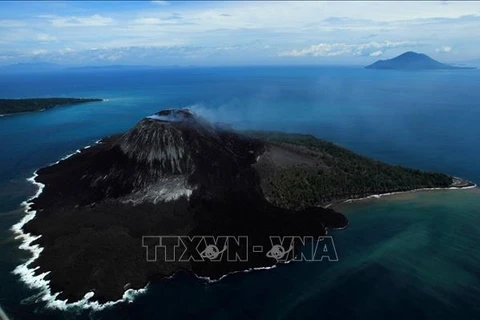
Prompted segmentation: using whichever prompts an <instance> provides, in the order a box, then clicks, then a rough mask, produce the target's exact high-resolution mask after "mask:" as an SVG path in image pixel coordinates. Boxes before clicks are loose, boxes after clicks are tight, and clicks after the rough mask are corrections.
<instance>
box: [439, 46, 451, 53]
mask: <svg viewBox="0 0 480 320" xmlns="http://www.w3.org/2000/svg"><path fill="white" fill-rule="evenodd" d="M451 51H452V47H450V46H443V47H441V48H437V49H435V52H442V53H449V52H451Z"/></svg>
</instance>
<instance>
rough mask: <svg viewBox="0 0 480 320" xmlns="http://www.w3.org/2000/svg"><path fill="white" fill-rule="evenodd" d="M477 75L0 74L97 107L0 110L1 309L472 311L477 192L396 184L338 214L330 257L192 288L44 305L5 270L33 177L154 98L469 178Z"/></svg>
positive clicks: (1, 93) (18, 259) (478, 234)
mask: <svg viewBox="0 0 480 320" xmlns="http://www.w3.org/2000/svg"><path fill="white" fill-rule="evenodd" d="M479 86H480V70H448V71H424V72H403V71H383V70H366V69H363V68H359V67H242V68H233V67H232V68H170V69H142V70H75V71H73V70H72V71H61V72H60V71H59V72H55V73H37V74H0V98H26V97H52V96H55V97H86V98H103V99H108V101H105V102H99V103H90V104H84V105H77V106H69V107H59V108H55V109H51V110H47V111H45V112H34V113H25V114H19V115H12V116H4V117H0V150H1V152H0V306H1V307H2V308H3V309H4V311H5V312H6V313H7V314H8V315H9V316H10V318H12V319H303V318H305V319H319V318H322V317H324V318H328V319H385V318H387V317H388V318H389V319H391V320H394V319H405V318H413V319H436V320H438V319H478V318H479V316H480V268H479V267H478V266H479V265H480V248H479V243H480V227H479V225H480V201H479V200H480V191H479V190H478V189H471V190H460V191H457V190H452V191H438V192H437V191H435V192H422V193H410V194H404V195H399V196H393V197H384V198H381V199H376V200H368V201H362V202H357V203H352V204H348V205H341V206H340V207H339V208H338V209H339V210H341V212H343V213H345V214H346V215H347V217H348V218H349V220H350V226H349V227H348V228H347V229H345V230H342V231H337V232H334V233H333V236H334V240H335V244H336V248H337V252H338V255H339V262H335V263H334V262H316V263H307V262H304V263H290V264H288V265H285V266H281V267H278V268H276V269H273V270H268V271H266V270H265V271H255V272H251V273H245V274H236V275H231V276H229V277H227V278H225V279H224V280H222V281H220V282H218V283H215V284H207V283H204V282H202V281H200V280H197V279H195V278H194V277H192V276H190V275H186V274H185V275H179V276H176V277H175V278H173V279H171V280H165V281H162V282H157V283H154V284H151V285H150V286H149V287H148V290H147V293H146V294H144V295H142V296H139V297H137V299H136V300H135V301H134V302H133V303H123V304H118V305H116V306H114V307H111V308H107V309H105V310H103V311H98V312H93V311H90V310H70V311H67V312H66V311H58V310H50V309H45V308H44V306H45V303H44V302H42V301H40V300H39V299H36V297H35V295H36V294H37V293H38V292H37V291H35V290H32V289H29V288H27V287H26V286H25V285H24V284H23V283H22V282H20V280H19V277H18V276H16V275H14V274H12V270H13V269H14V268H15V267H16V266H17V265H19V264H21V263H23V262H24V261H25V260H26V259H28V257H29V253H28V252H25V251H22V250H19V249H18V246H19V244H20V243H19V241H18V240H15V239H14V236H13V233H12V232H11V231H10V227H11V226H12V225H13V224H15V223H17V222H18V221H19V220H20V219H21V218H22V216H23V215H24V213H23V211H22V209H21V208H20V203H21V202H22V201H24V200H26V199H27V198H28V197H30V196H32V195H33V194H35V191H36V188H35V186H33V185H32V184H30V183H29V182H27V181H26V179H27V178H28V177H31V176H32V174H33V172H34V171H35V170H36V169H38V168H40V167H44V166H46V165H48V164H50V163H53V162H55V161H57V160H59V159H60V158H61V157H63V156H65V155H67V154H70V153H72V152H74V151H75V150H77V149H79V148H81V147H83V146H86V145H90V144H93V143H94V142H95V141H96V140H98V139H100V138H102V137H104V136H106V135H110V134H113V133H118V132H122V131H125V130H127V129H129V128H130V127H131V126H133V125H135V123H136V122H138V121H139V120H140V119H142V118H143V117H145V116H148V115H151V114H153V113H154V112H157V111H159V110H162V109H166V108H179V107H188V108H191V109H192V110H194V111H196V112H198V113H200V114H201V115H203V116H204V117H206V118H208V119H210V120H212V121H220V122H225V123H229V124H231V125H232V126H233V127H235V128H238V129H247V128H252V129H265V130H282V131H290V132H300V133H311V134H314V135H316V136H317V137H320V138H323V139H327V140H330V141H332V142H335V143H337V144H339V145H341V146H344V147H346V148H349V149H351V150H353V151H355V152H358V153H361V154H363V155H366V156H369V157H372V158H376V159H379V160H382V161H385V162H388V163H390V164H399V165H404V166H409V167H414V168H418V169H423V170H431V171H439V172H444V173H448V174H453V175H456V176H460V177H463V178H466V179H469V180H471V181H474V182H475V183H477V184H478V183H480V165H479V164H478V161H479V160H480V143H479V138H480V124H479V123H480V90H479Z"/></svg>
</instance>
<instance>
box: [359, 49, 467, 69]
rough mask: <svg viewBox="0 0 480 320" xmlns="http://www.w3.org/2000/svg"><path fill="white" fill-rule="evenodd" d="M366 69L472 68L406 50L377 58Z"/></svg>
mask: <svg viewBox="0 0 480 320" xmlns="http://www.w3.org/2000/svg"><path fill="white" fill-rule="evenodd" d="M365 68H367V69H403V70H440V69H472V68H467V67H455V66H451V65H448V64H445V63H441V62H439V61H437V60H435V59H432V58H430V57H429V56H427V55H426V54H424V53H418V52H414V51H407V52H405V53H402V54H401V55H399V56H397V57H395V58H392V59H388V60H378V61H376V62H375V63H373V64H371V65H368V66H366V67H365Z"/></svg>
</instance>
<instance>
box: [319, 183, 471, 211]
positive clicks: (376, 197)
mask: <svg viewBox="0 0 480 320" xmlns="http://www.w3.org/2000/svg"><path fill="white" fill-rule="evenodd" d="M474 188H477V185H476V184H473V185H468V186H463V187H453V186H452V187H447V188H419V189H412V190H407V191H395V192H386V193H380V194H372V195H369V196H366V197H362V198H353V199H346V200H339V201H334V202H331V203H328V204H326V205H325V206H323V208H332V209H333V208H335V207H336V206H339V205H342V204H346V203H352V202H358V201H364V200H372V199H379V198H382V197H387V196H394V195H400V194H407V193H417V192H424V191H442V190H466V189H474Z"/></svg>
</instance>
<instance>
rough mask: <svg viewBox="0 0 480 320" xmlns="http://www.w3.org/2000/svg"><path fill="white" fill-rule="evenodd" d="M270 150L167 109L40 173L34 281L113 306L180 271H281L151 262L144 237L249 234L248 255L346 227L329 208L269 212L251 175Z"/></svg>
mask: <svg viewBox="0 0 480 320" xmlns="http://www.w3.org/2000/svg"><path fill="white" fill-rule="evenodd" d="M264 151H265V144H264V142H263V141H261V140H256V139H252V138H247V137H244V136H241V135H239V134H237V133H234V132H231V131H227V130H223V129H218V128H216V127H214V126H212V125H211V124H209V123H208V122H206V121H205V120H203V119H201V118H199V117H198V116H196V115H194V114H192V113H191V112H190V111H188V110H164V111H161V112H159V113H157V114H155V115H153V116H150V117H147V118H145V119H143V120H141V121H140V122H139V123H138V124H137V125H136V126H135V127H134V128H132V129H131V130H129V131H128V132H126V133H125V134H122V135H116V136H112V137H108V138H105V139H103V140H102V141H101V142H100V143H99V144H97V145H95V146H92V147H91V148H88V149H83V150H82V151H81V152H80V153H78V154H76V155H74V156H72V157H70V158H68V159H66V160H63V161H60V162H59V163H58V164H55V165H52V166H50V167H47V168H43V169H41V170H39V171H38V172H37V174H38V177H37V179H36V180H37V181H38V182H41V183H43V184H45V188H44V191H43V193H42V194H41V195H40V196H39V197H38V198H37V199H35V200H34V201H33V202H34V203H33V205H32V208H33V209H35V210H37V215H36V217H35V219H33V220H32V221H30V222H29V223H27V224H26V225H25V226H24V231H26V232H30V233H32V234H34V235H42V237H41V238H40V239H39V240H37V241H38V242H39V244H40V245H41V246H42V247H43V248H44V250H43V252H42V253H41V256H40V258H39V259H37V260H36V261H35V265H36V266H39V268H38V270H36V272H37V273H42V272H45V271H51V273H50V274H49V275H48V278H49V279H50V280H51V283H50V285H51V288H52V291H53V292H62V293H61V295H60V296H59V298H62V299H63V298H68V299H69V301H75V300H78V299H81V298H82V297H83V296H84V295H85V293H87V292H89V291H94V292H95V295H94V297H93V299H97V300H100V301H105V300H115V299H118V298H120V297H121V296H122V294H123V292H124V291H125V289H126V288H134V289H137V288H141V287H144V286H145V284H146V283H147V282H148V281H150V280H152V279H154V278H158V277H160V278H162V277H167V276H170V275H172V274H174V273H176V272H177V271H180V270H189V271H192V272H194V273H195V274H197V275H199V276H205V277H210V278H212V279H218V278H220V277H222V276H223V275H226V274H228V273H230V272H234V271H241V270H245V269H249V268H254V267H265V266H271V265H273V264H275V263H276V260H274V259H271V258H268V257H267V256H266V255H265V252H263V253H257V254H253V253H252V254H250V255H249V258H248V261H246V262H227V261H224V260H221V261H220V262H208V260H205V261H200V262H194V261H188V262H181V261H174V262H170V261H165V259H164V255H163V253H164V252H162V249H159V251H158V254H157V261H156V262H147V261H146V248H145V247H143V246H142V237H143V236H155V235H162V236H163V235H181V236H191V237H192V236H195V235H211V236H216V235H217V236H220V235H232V236H234V235H244V236H248V239H249V246H250V245H252V246H253V245H262V246H264V247H268V246H269V245H271V243H270V238H269V237H270V236H272V235H279V236H280V235H298V236H304V235H311V236H321V235H324V234H325V230H326V228H341V227H344V226H346V224H347V220H346V218H345V217H344V216H343V215H341V214H339V213H337V212H335V211H333V210H331V209H323V208H319V207H318V208H307V209H304V210H300V211H295V210H288V209H284V208H279V207H275V206H273V205H272V204H270V203H269V202H268V201H267V200H266V199H265V197H264V194H263V192H262V189H261V187H260V178H259V174H258V172H257V171H256V170H255V169H254V167H252V164H254V163H256V160H258V157H259V156H261V155H262V154H263V152H264ZM249 249H250V248H243V249H241V250H249ZM188 250H189V253H193V252H194V251H195V250H196V247H195V245H194V244H189V245H188Z"/></svg>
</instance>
